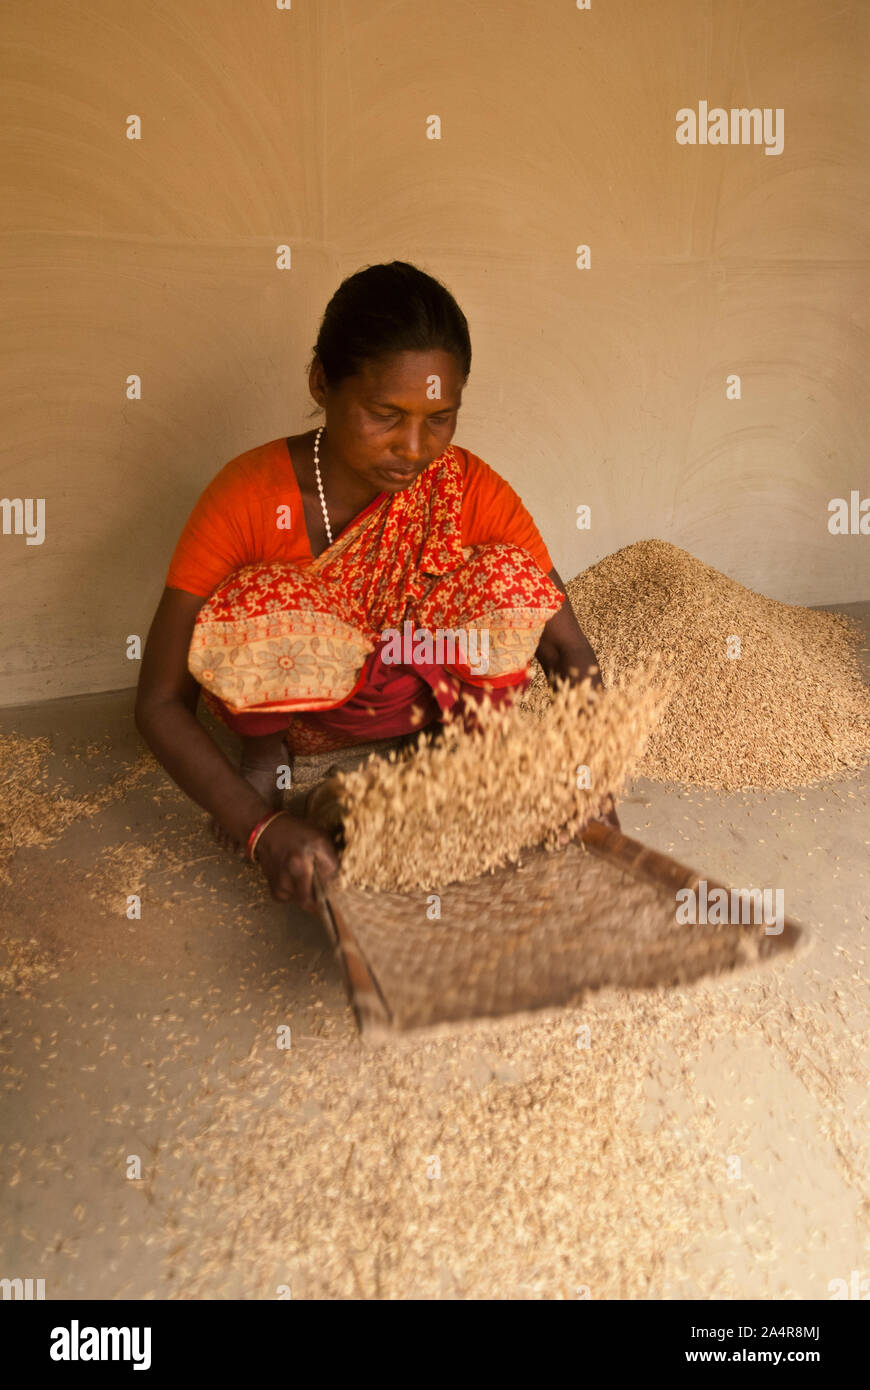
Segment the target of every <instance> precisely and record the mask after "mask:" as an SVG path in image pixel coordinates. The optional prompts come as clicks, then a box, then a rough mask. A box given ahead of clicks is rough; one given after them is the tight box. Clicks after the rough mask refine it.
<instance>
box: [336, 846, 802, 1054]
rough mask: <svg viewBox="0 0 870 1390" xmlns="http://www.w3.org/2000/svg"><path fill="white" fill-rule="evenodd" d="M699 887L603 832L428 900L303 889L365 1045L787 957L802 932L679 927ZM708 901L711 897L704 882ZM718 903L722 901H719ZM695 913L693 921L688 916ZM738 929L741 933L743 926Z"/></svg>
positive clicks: (666, 861)
mask: <svg viewBox="0 0 870 1390" xmlns="http://www.w3.org/2000/svg"><path fill="white" fill-rule="evenodd" d="M700 878H701V876H700V875H699V874H698V873H696V872H695V871H694V870H693V869H689V868H686V866H685V865H683V864H678V863H677V861H676V860H674V859H671V858H670V857H669V856H668V855H665V854H660V853H658V852H657V851H656V850H652V849H648V848H646V846H644V845H642V844H640V843H639V841H637V840H633V839H630V838H629V837H628V836H626V835H622V834H620V832H619V831H617V830H615V829H613V828H611V827H609V826H607V825H605V824H603V823H602V822H592V823H590V824H589V825H588V826H587V827H586V829H585V830H584V832H583V834H582V835H581V836H580V838H579V840H578V841H576V842H574V843H572V844H570V845H568V846H566V847H565V848H564V849H563V850H559V851H556V852H552V853H548V852H547V851H546V850H544V849H532V850H529V852H528V853H527V854H526V855H525V856H524V857H523V859H522V861H521V863H520V864H519V865H509V866H507V867H505V868H503V869H499V870H496V871H495V872H494V873H491V874H486V875H484V876H482V877H480V878H477V879H474V880H472V881H471V882H468V883H455V884H451V885H450V886H449V887H447V888H443V889H442V890H441V892H440V893H439V895H438V898H439V899H440V914H441V915H440V918H438V919H436V920H431V918H430V916H428V915H427V913H430V912H432V911H434V905H433V900H432V895H431V894H427V893H424V892H419V893H374V892H371V891H369V890H366V889H362V888H355V887H349V886H337V885H336V882H335V881H333V882H331V883H330V884H329V885H328V888H327V890H325V891H324V889H323V887H322V885H320V883H319V880H316V882H315V891H316V896H317V900H318V906H319V909H320V915H321V918H322V920H323V922H324V924H325V926H326V928H327V930H328V932H329V934H330V937H331V939H332V941H333V945H334V947H335V950H336V954H337V955H338V958H339V960H340V963H341V966H342V970H343V974H344V979H345V984H346V987H347V991H348V996H349V998H350V1002H351V1004H352V1005H353V1008H354V1012H355V1014H356V1018H357V1023H358V1026H359V1029H360V1032H361V1033H362V1034H363V1036H364V1037H366V1038H367V1039H368V1040H378V1039H379V1038H384V1037H387V1036H394V1035H396V1034H400V1033H404V1032H406V1031H408V1030H412V1029H421V1028H433V1027H436V1026H439V1025H447V1024H450V1023H458V1022H460V1021H463V1020H472V1019H481V1018H497V1017H501V1016H505V1015H508V1014H517V1013H526V1012H529V1011H533V1010H537V1009H544V1008H554V1007H559V1006H570V1005H576V1004H578V1003H580V1002H581V1000H582V998H583V995H584V993H585V992H586V991H587V990H591V989H599V988H601V987H603V986H617V987H622V988H649V987H654V986H659V985H676V984H681V983H687V982H689V981H691V980H696V979H698V978H699V977H701V976H703V975H716V974H719V973H721V972H723V971H728V970H733V969H736V968H738V967H741V966H746V965H752V964H756V963H758V962H761V961H766V960H769V959H772V958H773V957H775V956H780V955H782V954H787V953H789V952H792V951H793V950H794V948H795V946H796V945H797V942H798V940H799V938H800V937H801V936H802V934H803V929H802V928H801V927H799V926H798V925H797V924H796V923H795V922H793V921H790V920H789V919H788V918H786V919H785V920H784V923H783V929H782V931H781V932H779V933H778V934H777V933H776V928H775V926H774V925H773V924H771V931H770V932H769V931H768V930H767V928H766V926H765V925H764V923H763V922H760V921H759V922H756V919H755V917H754V916H753V914H752V913H751V912H748V911H746V912H743V913H742V914H741V915H742V917H743V918H744V920H743V921H741V922H735V923H727V924H722V925H712V924H705V923H700V924H698V925H680V924H678V922H677V920H676V912H677V899H676V897H675V894H676V892H677V890H678V889H680V888H689V889H692V890H695V889H696V887H697V885H698V883H699V879H700ZM706 882H707V894H708V897H709V894H710V893H712V891H713V889H714V888H716V887H721V886H724V885H720V884H718V883H716V882H714V881H712V880H709V879H708V880H706ZM729 901H730V899H729ZM697 915H701V914H698V913H696V916H697ZM746 918H749V919H750V920H748V921H746V920H745V919H746Z"/></svg>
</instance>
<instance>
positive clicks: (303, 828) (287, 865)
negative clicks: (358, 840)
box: [256, 814, 339, 913]
mask: <svg viewBox="0 0 870 1390" xmlns="http://www.w3.org/2000/svg"><path fill="white" fill-rule="evenodd" d="M256 856H257V863H258V864H259V865H260V867H261V868H262V870H263V873H264V874H265V875H266V879H267V881H268V884H269V891H270V893H271V894H272V897H273V898H274V899H275V901H276V902H279V903H287V902H297V903H298V904H299V906H300V907H301V908H303V909H304V910H305V911H306V912H314V913H316V912H317V903H316V901H315V898H314V884H313V870H314V865H315V864H316V865H317V873H318V876H319V878H320V881H321V883H322V884H323V885H324V886H325V885H326V884H327V882H328V881H329V880H330V879H331V878H334V877H335V875H336V873H337V872H338V867H339V861H338V854H337V852H336V849H335V845H334V844H333V843H332V840H331V839H330V838H329V836H328V835H325V834H324V832H323V831H322V830H318V829H317V827H316V826H313V825H309V824H308V822H307V821H304V820H300V819H299V818H298V816H291V815H289V814H285V815H281V816H277V817H276V819H275V820H273V821H272V824H271V825H267V827H266V829H265V830H264V831H263V833H262V835H261V836H260V838H259V840H258V841H257V849H256Z"/></svg>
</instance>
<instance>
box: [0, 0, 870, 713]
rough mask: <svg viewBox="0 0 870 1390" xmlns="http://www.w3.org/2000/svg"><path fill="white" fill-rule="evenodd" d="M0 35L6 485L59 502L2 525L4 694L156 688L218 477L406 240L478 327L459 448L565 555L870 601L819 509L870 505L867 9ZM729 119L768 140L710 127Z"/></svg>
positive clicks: (160, 17)
mask: <svg viewBox="0 0 870 1390" xmlns="http://www.w3.org/2000/svg"><path fill="white" fill-rule="evenodd" d="M0 26H2V27H0V44H2V82H0V107H2V146H0V150H2V153H0V158H2V175H3V184H4V187H5V188H6V189H7V191H8V193H11V196H7V198H6V199H5V200H4V201H3V205H2V209H0V228H2V236H3V240H2V248H3V277H2V297H3V298H2V325H3V327H2V335H3V337H2V374H3V391H2V399H0V411H2V423H3V429H2V433H0V497H7V498H9V499H19V500H21V501H22V503H23V502H24V501H25V500H26V499H31V501H32V502H34V503H35V502H36V501H37V500H38V499H44V503H45V514H44V538H43V539H42V541H41V543H33V544H28V537H27V535H26V534H17V533H16V530H15V526H16V524H17V523H15V519H14V517H13V516H12V511H11V510H10V518H11V520H10V522H9V523H8V533H6V534H0V566H2V598H3V602H2V646H0V672H2V674H0V703H4V704H10V703H17V702H23V701H30V700H40V699H46V698H52V697H57V696H61V695H66V694H73V693H81V692H87V691H99V690H106V689H113V688H119V687H124V686H128V685H132V684H133V683H135V680H136V678H137V675H138V666H137V664H136V663H135V662H131V661H130V660H129V659H128V658H127V656H126V650H127V641H126V639H127V637H128V636H129V635H131V634H140V635H141V636H142V637H143V638H144V634H145V632H146V630H147V625H148V622H149V620H150V616H151V613H152V611H153V608H154V606H155V604H156V602H157V599H158V597H159V594H160V590H161V587H162V584H163V578H164V575H165V570H166V565H167V562H168V559H169V556H170V553H171V551H172V548H173V545H174V541H175V538H176V536H177V534H178V531H179V530H180V528H181V526H182V524H183V522H184V520H185V518H186V516H187V514H188V511H189V509H190V507H191V506H192V504H193V502H194V501H195V499H196V497H197V495H198V493H199V492H200V490H201V489H202V487H203V486H204V485H205V484H206V482H208V480H209V479H210V478H211V477H212V476H213V475H214V474H215V473H216V472H217V471H218V469H219V468H220V467H221V466H222V465H223V464H224V463H225V462H226V461H227V460H228V459H230V458H232V457H234V456H235V455H236V454H238V453H241V452H242V451H243V450H245V449H248V448H251V447H253V446H254V445H255V444H258V443H261V442H263V441H265V440H268V439H271V438H275V437H277V436H279V435H282V434H290V433H293V432H295V431H298V430H301V429H305V428H309V427H310V426H311V424H312V423H313V421H312V418H311V417H310V416H309V414H308V412H309V410H310V409H311V404H312V403H311V402H310V399H309V397H308V394H307V382H306V373H305V365H306V363H307V360H308V356H309V352H310V348H311V346H312V344H313V342H314V339H315V336H316V332H317V326H318V323H319V319H320V315H321V314H322V311H323V309H324V307H325V305H326V302H327V300H328V299H329V297H330V295H331V294H332V292H333V290H334V289H335V288H336V287H337V285H338V284H339V282H340V280H341V279H342V278H343V277H344V276H345V275H348V274H350V273H352V272H353V271H355V270H357V269H359V268H361V267H362V266H364V265H367V264H371V263H374V262H376V261H383V260H391V259H394V258H400V259H406V260H410V261H413V262H414V263H416V264H418V265H420V266H421V267H422V268H423V269H426V270H428V271H430V272H431V273H432V274H435V275H436V276H438V277H439V278H440V279H442V280H444V281H445V283H446V284H447V285H448V286H449V287H450V289H451V290H452V291H453V293H454V294H455V295H456V297H457V299H458V300H459V303H460V304H461V305H462V308H463V309H464V311H465V313H466V315H467V316H468V319H469V322H470V326H471V332H472V345H473V353H474V361H473V365H472V374H471V379H470V382H469V386H468V389H467V391H466V395H465V406H464V410H463V412H462V415H461V416H460V423H459V428H458V431H457V435H456V441H457V442H458V443H460V444H462V445H465V446H466V447H468V448H470V449H472V450H474V451H475V452H476V453H478V454H480V455H481V456H482V457H483V458H485V459H486V460H487V462H489V463H490V464H491V465H492V466H493V467H494V468H496V469H497V470H498V471H499V472H501V473H502V474H503V475H504V476H505V477H506V478H508V479H509V481H510V482H511V483H512V484H513V485H514V486H515V487H516V488H517V490H518V491H519V492H520V493H521V495H522V496H523V498H524V500H525V501H526V503H527V505H528V506H529V508H530V510H531V511H532V513H533V515H534V516H535V518H536V520H537V522H538V525H539V527H540V530H541V531H542V533H543V535H544V537H545V539H546V540H547V543H548V545H549V547H550V550H551V553H552V554H553V557H554V560H555V563H556V565H557V567H558V569H559V570H560V572H561V573H562V575H563V577H564V578H568V577H570V576H571V575H573V574H575V573H577V572H578V571H579V570H580V569H582V568H584V567H585V566H587V565H589V564H591V563H593V562H594V561H595V560H597V559H599V558H600V557H601V556H603V555H606V554H608V553H609V552H611V551H613V550H615V549H617V548H619V547H620V546H624V545H627V544H630V543H631V542H632V541H635V540H638V539H642V538H645V537H652V536H656V537H661V538H664V539H667V540H671V541H673V542H674V543H675V544H677V545H680V546H683V547H685V548H686V549H688V550H690V551H692V553H693V554H695V555H697V556H698V557H700V558H701V559H703V560H705V561H706V562H707V563H710V564H713V565H715V566H716V567H718V568H719V569H722V570H724V571H726V572H727V573H728V574H730V575H732V576H734V577H735V578H737V579H739V580H740V581H741V582H742V583H744V584H747V585H749V586H750V587H752V588H755V589H758V590H761V591H763V592H765V593H768V594H770V595H772V596H774V597H776V598H779V599H782V600H784V601H786V602H790V603H805V604H823V603H828V604H831V603H838V602H845V601H850V600H855V599H865V598H870V535H861V534H860V532H859V533H858V534H843V535H832V534H831V532H830V530H829V528H828V520H829V511H828V507H829V503H830V502H831V500H832V499H833V498H836V497H844V498H846V499H849V498H850V496H851V493H852V492H853V491H855V490H857V492H858V497H859V499H863V498H866V497H868V496H870V465H868V462H867V459H868V449H867V439H868V428H867V427H868V413H870V405H868V395H867V390H866V380H867V363H868V300H870V296H868V281H870V276H868V265H870V258H868V241H870V222H868V211H870V206H868V205H870V199H868V165H870V160H868V144H870V122H868V117H867V106H866V99H867V91H866V71H867V62H868V56H870V5H868V4H867V3H866V0H852V3H848V0H845V2H844V3H839V4H838V5H836V6H830V5H824V4H820V3H811V2H810V0H764V3H748V0H747V2H746V3H744V0H659V2H658V3H656V0H609V2H608V0H591V3H590V4H589V5H588V6H587V7H585V8H582V9H581V8H577V6H576V4H575V3H574V0H535V3H527V2H525V0H503V3H498V0H478V3H474V2H473V0H440V3H421V2H420V0H393V3H387V0H384V3H378V2H377V0H340V2H339V0H293V2H292V6H290V7H287V6H286V5H285V7H279V5H277V4H276V3H274V0H174V3H172V4H168V3H160V4H150V5H147V6H139V5H132V4H126V3H122V0H90V2H88V0H80V3H77V4H76V5H70V4H68V3H63V2H62V0H39V2H38V3H32V2H31V0H6V3H5V4H4V6H3V9H2V17H0ZM701 103H706V108H704V107H702V106H701ZM715 108H722V109H723V110H724V111H725V112H726V113H730V111H731V110H732V109H734V110H739V109H741V108H746V109H758V110H759V112H762V113H765V112H766V113H767V115H768V120H769V130H768V133H769V134H770V135H771V137H772V136H773V135H774V130H775V124H776V122H777V121H778V122H779V126H778V140H779V143H780V144H781V149H780V150H779V152H775V145H776V141H775V140H774V139H773V138H771V139H770V140H768V141H767V143H765V141H764V138H763V137H764V131H763V129H761V132H760V134H761V136H762V138H761V139H760V140H759V141H757V142H754V141H752V140H744V141H741V140H740V139H739V138H736V137H739V136H740V134H741V128H740V127H739V126H737V127H735V129H734V134H735V141H734V142H733V143H732V142H731V140H730V138H729V141H728V143H722V142H720V143H712V139H714V138H715V136H714V135H713V131H714V129H715V130H716V131H717V132H718V133H721V132H722V126H721V123H719V124H716V123H717V122H718V121H719V118H718V117H715V116H714V117H712V123H711V116H710V112H712V111H714V109H715ZM681 110H683V111H687V110H691V111H692V112H693V113H694V119H695V124H696V130H695V132H694V133H695V136H696V143H680V142H679V141H678V139H677V132H678V130H680V129H682V131H683V134H684V135H685V134H686V133H690V132H688V130H687V127H688V118H687V117H686V116H683V118H682V119H681V120H678V118H677V113H678V112H679V111H681ZM703 111H706V113H707V114H706V117H705V119H704V120H703V121H702V112H703ZM777 112H779V113H780V117H777V116H776V113H777ZM131 117H137V118H138V122H139V125H138V127H137V125H136V123H135V122H131V119H130V118H131ZM433 117H434V118H437V120H433ZM730 119H731V118H730V116H728V117H727V120H726V126H727V127H728V129H727V134H728V135H729V137H730V134H731V128H730ZM128 131H133V132H134V133H137V134H138V135H139V138H136V139H130V138H128ZM744 133H748V134H749V135H752V134H753V133H754V132H753V131H752V130H751V128H750V127H747V128H746V131H745V132H744ZM703 134H708V135H710V136H711V137H712V138H711V139H710V140H708V141H707V142H706V143H701V139H702V135H703ZM432 136H438V137H439V138H431V137H432ZM768 147H770V148H772V149H773V150H774V152H772V153H770V154H767V153H766V152H765V151H766V149H767V148H768ZM281 247H289V248H290V267H289V268H284V266H282V265H281V264H280V263H279V262H280V250H279V248H281ZM582 247H588V253H586V252H583V251H580V252H579V253H578V248H582ZM578 261H579V264H578ZM285 264H286V257H285ZM134 377H136V378H138V379H139V380H140V382H141V397H140V398H136V393H135V388H134V391H133V393H132V398H131V391H130V385H129V383H130V380H131V379H132V378H134ZM729 382H730V387H729ZM584 504H585V505H588V506H589V508H590V509H591V527H590V528H589V529H585V530H578V528H577V525H576V517H577V508H578V506H581V505H584ZM35 517H36V512H35V511H34V512H33V513H32V518H33V519H34V520H35ZM0 520H2V518H0ZM37 539H38V537H37V536H36V535H35V534H34V535H32V536H31V540H32V541H36V540H37Z"/></svg>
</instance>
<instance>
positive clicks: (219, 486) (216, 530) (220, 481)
mask: <svg viewBox="0 0 870 1390" xmlns="http://www.w3.org/2000/svg"><path fill="white" fill-rule="evenodd" d="M453 451H454V453H455V455H456V458H457V460H458V461H459V464H460V465H461V467H462V470H463V491H462V544H463V545H464V546H465V545H489V544H493V543H494V542H497V541H507V542H509V543H511V544H513V545H518V546H522V548H523V549H524V550H527V551H528V552H529V554H530V555H531V556H532V558H533V559H534V560H535V561H536V563H537V564H538V565H540V567H541V569H542V570H543V571H544V573H545V574H549V572H550V570H551V569H552V568H553V562H552V560H551V559H550V556H549V553H548V551H547V547H546V546H545V545H544V542H543V540H542V539H541V536H540V533H539V531H538V529H537V527H536V526H535V523H534V521H533V520H532V518H531V516H530V515H529V513H528V512H527V511H526V509H525V507H524V506H523V503H522V501H521V499H520V497H519V496H518V494H517V493H516V492H514V490H513V488H512V487H511V486H510V484H509V483H507V482H505V480H504V478H502V477H500V475H499V474H498V473H496V472H495V470H494V469H493V468H490V467H489V464H487V463H484V461H483V459H481V458H478V457H477V455H476V454H472V453H470V452H469V450H468V449H462V448H460V447H459V446H458V445H456V444H454V445H453ZM288 509H289V510H288ZM288 518H289V523H290V524H289V526H288V525H287V524H286V522H287V520H288ZM313 558H314V557H313V555H312V553H311V545H310V543H309V540H308V532H307V530H306V528H305V516H304V512H303V507H302V494H301V493H300V491H299V484H298V483H297V481H296V474H295V473H294V471H293V467H292V464H291V462H290V451H289V448H288V445H287V440H286V439H285V438H282V439H272V440H270V441H269V443H268V444H260V445H258V446H257V447H256V448H254V449H249V450H248V451H247V452H246V453H244V454H239V455H238V457H237V458H234V459H231V460H230V462H229V463H228V464H226V465H225V466H224V467H223V468H222V469H221V471H220V473H218V475H217V477H215V478H213V479H212V481H211V482H210V483H209V485H208V487H207V488H206V489H205V491H204V492H203V493H202V495H201V496H200V498H199V500H198V502H197V503H196V505H195V507H194V509H193V511H192V512H191V514H190V516H189V518H188V520H187V523H186V525H185V527H184V530H183V531H182V533H181V535H180V537H179V540H178V544H177V545H176V547H175V553H174V554H173V556H172V560H171V562H170V565H169V573H168V575H167V577H166V583H167V585H168V587H169V588H171V589H185V590H186V591H187V592H188V593H190V594H198V595H200V596H201V597H203V598H207V597H208V596H209V594H211V593H213V592H214V590H215V589H216V588H217V586H218V584H220V582H221V580H222V579H225V578H226V576H227V575H228V574H231V573H232V571H233V570H237V569H241V567H242V566H243V565H253V564H260V563H269V562H271V561H273V560H286V561H289V562H290V563H291V564H296V565H302V566H304V565H308V564H310V563H311V561H312V560H313Z"/></svg>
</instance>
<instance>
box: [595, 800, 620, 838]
mask: <svg viewBox="0 0 870 1390" xmlns="http://www.w3.org/2000/svg"><path fill="white" fill-rule="evenodd" d="M598 820H600V821H603V822H604V824H605V825H612V826H613V828H614V830H618V831H619V833H620V835H621V834H622V826H621V825H620V824H619V817H618V816H617V814H616V807H615V806H612V807H611V808H610V810H609V811H607V812H606V813H605V814H604V815H603V816H599V817H598Z"/></svg>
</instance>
